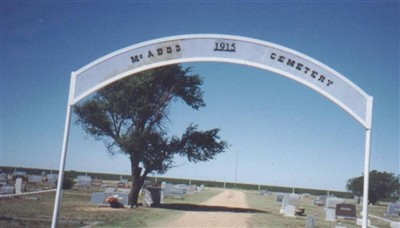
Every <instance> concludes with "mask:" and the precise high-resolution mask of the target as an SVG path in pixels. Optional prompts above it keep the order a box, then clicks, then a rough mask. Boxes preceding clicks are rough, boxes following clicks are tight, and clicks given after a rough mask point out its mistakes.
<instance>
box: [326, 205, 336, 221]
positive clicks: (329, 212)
mask: <svg viewBox="0 0 400 228" xmlns="http://www.w3.org/2000/svg"><path fill="white" fill-rule="evenodd" d="M335 210H336V209H333V208H326V209H325V221H330V222H335V221H336V215H335Z"/></svg>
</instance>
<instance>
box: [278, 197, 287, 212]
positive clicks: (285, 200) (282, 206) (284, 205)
mask: <svg viewBox="0 0 400 228" xmlns="http://www.w3.org/2000/svg"><path fill="white" fill-rule="evenodd" d="M288 204H289V195H284V196H283V198H282V205H281V209H280V210H279V213H281V214H285V210H286V206H287V205H288Z"/></svg>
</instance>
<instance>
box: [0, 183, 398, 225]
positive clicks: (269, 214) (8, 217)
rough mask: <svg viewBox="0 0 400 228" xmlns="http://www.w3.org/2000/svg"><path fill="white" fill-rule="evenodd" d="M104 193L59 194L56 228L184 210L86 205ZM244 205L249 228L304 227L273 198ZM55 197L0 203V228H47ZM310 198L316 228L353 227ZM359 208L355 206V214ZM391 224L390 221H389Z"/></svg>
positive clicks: (166, 216)
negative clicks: (330, 216) (334, 218)
mask: <svg viewBox="0 0 400 228" xmlns="http://www.w3.org/2000/svg"><path fill="white" fill-rule="evenodd" d="M96 191H104V189H101V188H100V187H91V188H90V189H77V188H75V189H72V190H65V191H64V193H63V198H62V204H61V210H60V217H59V227H83V226H85V225H92V226H94V227H153V226H155V225H157V224H160V223H164V222H168V221H171V220H174V219H176V218H177V217H178V216H179V215H181V214H182V213H183V212H184V211H185V210H176V209H165V208H145V207H138V208H135V209H128V208H124V209H112V208H109V207H98V206H97V205H93V204H91V203H90V197H91V193H92V192H96ZM219 192H221V189H215V188H206V189H205V191H203V192H201V193H198V194H193V195H187V196H186V197H185V198H184V199H173V198H172V199H171V198H167V199H166V200H165V203H166V204H177V205H184V204H198V203H201V202H204V201H206V200H208V199H210V198H211V197H213V196H215V195H217V194H218V193H219ZM244 192H245V193H246V196H247V200H248V203H249V205H250V207H251V208H252V209H256V210H260V211H262V212H260V213H253V214H252V218H251V221H250V225H251V226H252V227H304V226H305V223H306V219H307V216H297V217H296V218H286V217H284V216H283V215H281V214H279V209H280V207H281V206H280V203H278V202H276V196H274V195H272V196H265V195H260V194H259V193H258V191H250V190H244ZM54 198H55V193H54V192H52V193H42V194H37V195H30V196H19V197H16V198H1V199H0V227H50V224H51V219H52V213H53V206H54ZM312 199H313V198H312V197H310V198H307V199H303V200H301V201H300V203H299V207H303V208H305V209H306V212H305V214H306V215H315V217H316V221H317V225H318V227H335V226H336V225H342V226H346V227H357V226H356V225H355V224H356V222H355V221H354V220H338V221H337V222H326V221H324V218H325V212H324V209H323V207H318V206H314V205H312ZM139 202H141V199H140V201H139ZM386 208H387V207H386V206H371V207H370V214H373V215H376V216H380V217H384V213H385V211H386ZM360 212H361V206H360V205H357V214H358V215H359V214H360ZM391 219H392V220H393V218H391ZM397 220H398V221H400V219H399V218H397ZM371 221H372V224H373V225H375V226H377V227H390V225H389V223H387V222H381V221H379V220H376V219H373V218H371Z"/></svg>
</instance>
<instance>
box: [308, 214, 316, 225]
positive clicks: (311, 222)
mask: <svg viewBox="0 0 400 228" xmlns="http://www.w3.org/2000/svg"><path fill="white" fill-rule="evenodd" d="M316 226H317V223H316V221H315V216H314V215H309V216H307V221H306V228H315V227H316Z"/></svg>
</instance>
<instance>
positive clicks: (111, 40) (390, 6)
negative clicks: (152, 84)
mask: <svg viewBox="0 0 400 228" xmlns="http://www.w3.org/2000/svg"><path fill="white" fill-rule="evenodd" d="M399 21H400V18H399V3H398V2H395V1H386V2H374V1H369V2H363V3H362V2H357V1H353V2H351V3H345V2H325V3H319V2H315V1H312V2H296V1H288V2H283V3H278V2H262V1H254V2H244V1H242V2H238V1H232V2H228V1H226V2H217V3H216V2H200V1H197V2H189V1H170V2H162V1H154V2H151V3H148V2H144V1H142V2H141V1H137V2H134V1H120V2H107V1H96V2H90V1H76V2H69V1H61V2H53V1H40V2H39V1H38V2H22V1H7V2H4V1H2V2H1V157H0V164H1V165H4V166H23V167H35V168H48V169H58V167H59V160H60V153H61V146H62V138H63V131H64V121H65V112H66V106H67V97H68V89H69V80H70V73H71V71H74V70H77V69H79V68H81V67H83V66H84V65H86V64H88V63H90V62H91V61H93V60H95V59H97V58H100V57H102V56H104V55H106V54H108V53H110V52H113V51H116V50H118V49H121V48H124V47H127V46H130V45H133V44H136V43H139V42H143V41H147V40H151V39H156V38H161V37H166V36H173V35H182V34H198V33H215V34H228V35H239V36H245V37H250V38H255V39H260V40H264V41H268V42H272V43H276V44H279V45H282V46H285V47H288V48H291V49H294V50H296V51H299V52H301V53H303V54H305V55H308V56H310V57H312V58H314V59H317V60H318V61H320V62H322V63H324V64H325V65H328V66H329V67H331V68H333V69H335V70H336V71H338V72H340V73H341V74H343V75H344V76H345V77H347V78H348V79H350V80H351V81H352V82H354V83H355V84H356V85H358V86H359V87H360V88H362V89H363V90H364V91H365V92H366V93H367V94H369V95H371V96H373V97H374V113H373V130H372V150H371V152H372V153H371V169H377V170H380V171H387V172H393V173H400V155H399V141H400V137H399V128H400V124H399V48H400V47H399V43H400V42H399V30H400V27H399ZM185 66H192V67H193V71H194V72H195V73H199V74H201V75H202V76H203V77H204V85H203V89H204V91H205V95H204V99H205V101H206V103H207V106H206V107H205V108H203V109H200V110H199V111H193V110H190V109H189V108H188V107H186V106H184V105H182V104H180V103H176V104H173V106H172V107H171V112H170V119H171V122H170V125H169V130H170V133H171V134H177V135H180V134H181V133H182V131H183V130H184V129H185V128H186V126H187V125H188V124H189V123H192V122H193V123H196V124H198V125H199V127H200V128H201V129H209V128H215V127H218V128H220V129H221V136H222V137H223V138H224V139H226V140H227V141H228V142H229V143H230V144H231V146H230V148H229V149H228V150H227V151H226V152H225V153H224V154H221V155H219V156H217V157H216V159H215V160H213V161H211V162H208V163H198V164H191V163H189V162H187V161H186V160H184V159H181V158H177V159H176V163H177V167H176V168H174V169H171V170H170V171H169V172H168V173H167V174H166V176H170V177H177V178H192V179H206V180H218V181H224V180H225V181H230V182H233V181H235V170H236V156H238V158H239V159H238V166H237V179H236V180H237V181H238V182H245V183H255V184H267V185H283V186H294V187H307V188H318V189H334V190H344V189H345V184H346V180H347V179H349V178H351V177H355V176H359V175H361V174H362V172H363V164H364V144H365V129H364V128H363V127H362V126H361V125H360V124H359V123H358V122H357V121H355V120H354V119H353V118H352V117H351V116H350V115H349V114H347V113H346V112H345V111H343V110H342V109H341V108H339V107H338V106H337V105H336V104H334V103H332V102H331V101H330V100H327V99H326V98H324V97H322V96H321V95H319V94H318V93H316V92H315V91H313V90H310V89H309V88H307V87H305V86H303V85H301V84H299V83H297V82H294V81H292V80H290V79H287V78H284V77H281V76H279V75H277V74H273V73H271V72H268V71H264V70H260V69H255V68H250V67H246V66H241V65H234V64H227V63H212V62H208V63H191V64H185ZM73 119H74V117H73ZM129 167H130V165H129V161H128V159H127V158H126V157H124V156H122V155H116V156H111V155H109V154H107V152H106V150H105V148H104V145H103V143H102V142H101V141H95V140H94V139H92V138H91V137H90V136H87V135H86V134H85V133H84V132H83V131H82V129H81V127H80V126H77V125H76V124H74V123H72V124H71V132H70V143H69V148H68V156H67V163H66V169H67V170H71V169H73V170H82V171H85V170H86V171H91V172H110V173H126V174H128V173H129V172H130V170H129V169H130V168H129Z"/></svg>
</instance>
